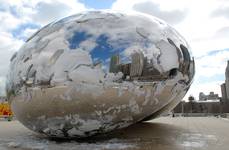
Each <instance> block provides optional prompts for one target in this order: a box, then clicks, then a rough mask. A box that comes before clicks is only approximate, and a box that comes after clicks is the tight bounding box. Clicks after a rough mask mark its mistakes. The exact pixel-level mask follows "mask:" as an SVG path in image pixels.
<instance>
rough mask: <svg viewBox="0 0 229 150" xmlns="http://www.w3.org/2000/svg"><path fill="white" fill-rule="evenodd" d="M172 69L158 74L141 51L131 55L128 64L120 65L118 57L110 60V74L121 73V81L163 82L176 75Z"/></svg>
mask: <svg viewBox="0 0 229 150" xmlns="http://www.w3.org/2000/svg"><path fill="white" fill-rule="evenodd" d="M177 71H178V69H176V68H174V69H171V70H170V71H168V72H165V73H160V72H159V71H158V70H157V69H156V68H155V67H154V63H153V60H152V59H148V58H147V57H144V55H143V53H142V52H141V51H139V52H135V53H132V55H131V62H130V63H126V64H125V63H122V62H121V61H120V58H119V55H112V56H111V58H110V69H109V72H110V73H118V72H122V73H123V77H122V79H123V80H141V81H148V80H153V81H158V80H165V79H168V78H169V77H172V76H174V75H176V74H177Z"/></svg>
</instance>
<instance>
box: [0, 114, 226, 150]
mask: <svg viewBox="0 0 229 150" xmlns="http://www.w3.org/2000/svg"><path fill="white" fill-rule="evenodd" d="M228 144H229V120H227V119H222V118H214V117H195V118H194V117H176V118H170V117H162V118H158V119H155V120H152V121H150V122H145V123H139V124H136V125H133V126H131V127H129V128H127V129H124V130H120V131H116V132H114V133H112V134H109V135H106V136H99V137H93V138H90V139H87V140H73V139H72V140H58V139H48V138H45V137H43V136H40V135H38V134H36V133H33V132H32V131H30V130H28V129H26V128H25V127H24V126H22V125H21V124H20V123H19V122H18V121H11V122H7V121H0V150H4V149H6V150H9V149H10V150H11V149H13V150H14V149H15V150H19V149H22V150H30V149H32V150H46V149H47V150H49V149H50V150H56V149H57V150H59V149H67V150H68V149H70V150H71V149H77V150H94V149H96V150H117V149H131V150H132V149H133V150H135V149H138V150H151V149H154V150H178V149H182V150H192V149H196V150H197V149H198V150H200V149H208V150H216V149H217V150H228V149H229V147H228Z"/></svg>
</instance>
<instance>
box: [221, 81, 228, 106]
mask: <svg viewBox="0 0 229 150" xmlns="http://www.w3.org/2000/svg"><path fill="white" fill-rule="evenodd" d="M220 87H221V93H222V101H223V102H226V101H227V99H228V98H227V91H226V84H225V83H223V84H221V86H220Z"/></svg>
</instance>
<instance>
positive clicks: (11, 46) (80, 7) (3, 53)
mask: <svg viewBox="0 0 229 150" xmlns="http://www.w3.org/2000/svg"><path fill="white" fill-rule="evenodd" d="M97 9H112V10H115V11H124V12H125V11H138V12H142V13H146V14H150V15H153V16H156V17H158V18H160V19H162V20H165V21H166V22H167V23H169V24H170V25H171V26H173V27H174V28H175V29H176V30H177V31H178V32H179V33H180V34H181V35H183V36H184V38H185V39H186V40H187V42H188V43H189V45H190V46H191V48H192V49H191V51H192V55H193V56H194V58H195V62H196V75H195V78H194V81H193V84H192V86H191V88H190V90H189V92H188V93H187V95H186V96H185V99H187V97H188V96H189V95H193V96H194V97H196V99H198V94H199V92H201V91H202V92H204V93H205V94H208V93H209V92H210V91H214V92H216V93H218V94H219V95H221V91H220V85H221V84H222V83H223V82H224V80H225V68H226V65H227V60H229V1H228V0H160V1H158V0H36V1H32V0H0V95H3V94H4V93H5V92H4V88H5V81H6V75H7V72H8V69H9V62H10V58H11V56H12V55H13V53H14V52H15V51H17V50H18V49H19V48H20V47H21V46H22V45H23V43H24V41H25V40H26V39H27V38H28V37H29V36H30V35H31V34H32V33H34V32H35V31H36V30H38V29H40V28H41V27H43V26H44V25H46V24H48V23H49V22H51V21H54V20H58V19H61V18H63V17H66V16H69V15H72V14H75V13H78V12H81V11H85V10H97Z"/></svg>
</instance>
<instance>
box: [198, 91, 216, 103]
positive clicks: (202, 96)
mask: <svg viewBox="0 0 229 150" xmlns="http://www.w3.org/2000/svg"><path fill="white" fill-rule="evenodd" d="M219 99H220V98H219V95H218V94H215V93H214V92H210V93H209V94H208V95H205V94H204V93H203V92H200V93H199V101H208V100H219Z"/></svg>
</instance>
